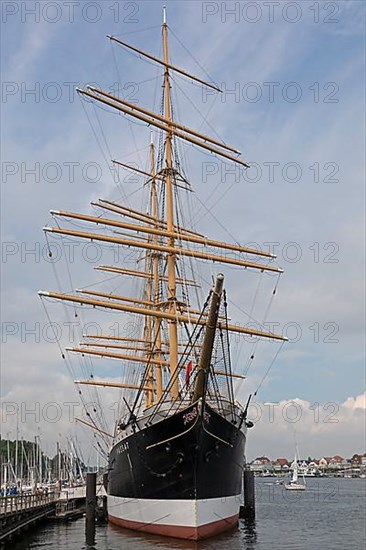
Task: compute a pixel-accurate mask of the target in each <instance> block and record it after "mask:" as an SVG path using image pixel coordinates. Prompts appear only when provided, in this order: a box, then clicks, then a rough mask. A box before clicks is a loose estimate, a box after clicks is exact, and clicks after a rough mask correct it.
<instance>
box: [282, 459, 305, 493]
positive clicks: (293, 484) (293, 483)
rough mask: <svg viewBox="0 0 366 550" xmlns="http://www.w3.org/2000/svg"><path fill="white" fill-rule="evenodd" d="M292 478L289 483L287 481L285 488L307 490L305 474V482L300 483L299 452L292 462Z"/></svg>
mask: <svg viewBox="0 0 366 550" xmlns="http://www.w3.org/2000/svg"><path fill="white" fill-rule="evenodd" d="M291 468H292V478H291V480H290V482H289V483H285V489H287V490H288V491H305V489H306V484H305V478H304V476H303V483H299V474H298V470H299V465H298V463H297V453H296V452H295V459H294V461H293V463H292V466H291Z"/></svg>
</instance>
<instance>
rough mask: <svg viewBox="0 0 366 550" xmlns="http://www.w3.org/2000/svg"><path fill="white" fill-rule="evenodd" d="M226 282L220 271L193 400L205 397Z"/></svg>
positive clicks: (212, 300) (212, 298)
mask: <svg viewBox="0 0 366 550" xmlns="http://www.w3.org/2000/svg"><path fill="white" fill-rule="evenodd" d="M223 284H224V276H223V274H222V273H220V274H219V275H218V276H217V277H216V283H215V288H214V290H213V293H212V297H211V304H210V310H209V313H208V317H207V321H206V330H205V336H204V339H203V343H202V350H201V355H200V359H199V363H198V372H197V377H196V381H195V386H194V392H193V398H192V402H195V401H197V399H200V397H203V395H204V393H205V389H206V388H205V386H206V379H207V374H208V372H209V369H210V364H211V357H212V349H213V345H214V341H215V333H216V326H217V318H218V315H219V306H220V299H221V294H222V288H223Z"/></svg>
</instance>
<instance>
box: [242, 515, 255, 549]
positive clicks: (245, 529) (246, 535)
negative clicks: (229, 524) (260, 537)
mask: <svg viewBox="0 0 366 550" xmlns="http://www.w3.org/2000/svg"><path fill="white" fill-rule="evenodd" d="M240 526H241V532H242V534H243V539H244V541H245V543H246V545H247V546H246V547H247V548H248V550H249V548H255V546H251V545H254V544H255V543H256V541H257V532H256V530H255V519H254V518H252V519H246V520H241V524H240Z"/></svg>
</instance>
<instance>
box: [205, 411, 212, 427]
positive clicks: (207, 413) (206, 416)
mask: <svg viewBox="0 0 366 550" xmlns="http://www.w3.org/2000/svg"><path fill="white" fill-rule="evenodd" d="M210 418H211V415H210V413H209V412H207V411H204V413H203V420H204V421H205V422H207V424H208V423H209V422H210Z"/></svg>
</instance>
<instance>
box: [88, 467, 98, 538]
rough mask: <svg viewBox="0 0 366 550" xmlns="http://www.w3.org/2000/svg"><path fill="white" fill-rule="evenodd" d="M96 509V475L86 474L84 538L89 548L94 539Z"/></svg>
mask: <svg viewBox="0 0 366 550" xmlns="http://www.w3.org/2000/svg"><path fill="white" fill-rule="evenodd" d="M96 507H97V474H96V473H87V474H86V506H85V538H86V542H87V544H88V545H89V546H92V545H93V544H94V539H95V513H96Z"/></svg>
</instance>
